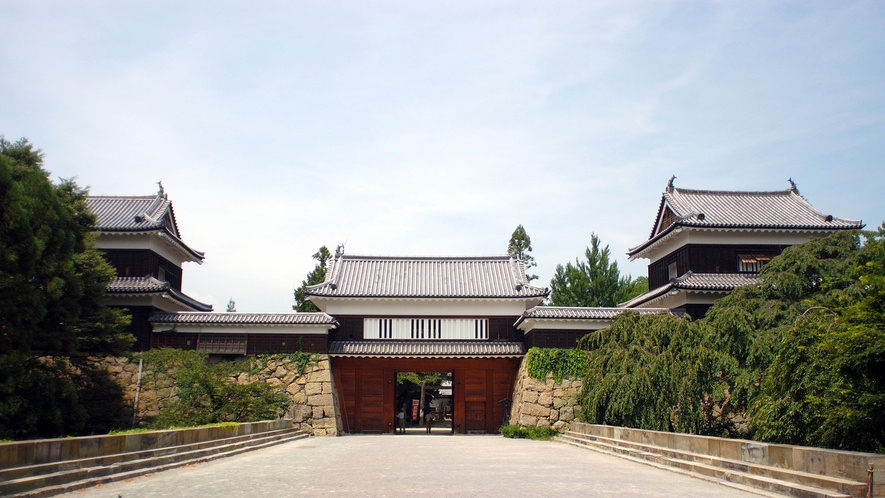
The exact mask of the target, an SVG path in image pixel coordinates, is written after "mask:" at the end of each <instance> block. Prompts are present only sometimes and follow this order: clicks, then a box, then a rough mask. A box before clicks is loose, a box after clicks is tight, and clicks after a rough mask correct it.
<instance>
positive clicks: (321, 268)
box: [292, 246, 332, 312]
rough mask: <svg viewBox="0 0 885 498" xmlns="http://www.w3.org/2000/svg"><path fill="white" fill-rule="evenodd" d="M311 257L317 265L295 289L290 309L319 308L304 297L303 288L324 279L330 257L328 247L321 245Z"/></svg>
mask: <svg viewBox="0 0 885 498" xmlns="http://www.w3.org/2000/svg"><path fill="white" fill-rule="evenodd" d="M311 257H312V258H313V259H315V260H317V265H316V266H315V267H314V269H313V270H311V271H310V273H308V274H307V278H305V279H304V280H302V281H301V287H298V288H297V289H295V304H294V305H293V306H292V309H294V310H295V311H303V312H313V311H319V310H320V309H319V308H317V307H316V305H315V304H313V303H312V302H310V301H309V300H308V299H307V298H306V296H305V295H304V290H305V289H306V288H307V287H308V286H310V285H316V284H321V283H323V281H324V280H325V279H326V264H328V262H329V260H330V259H332V254H331V253H330V252H329V248H327V247H326V246H322V247H320V249H319V250H318V251H317V252H316V253H315V254H314V255H313V256H311Z"/></svg>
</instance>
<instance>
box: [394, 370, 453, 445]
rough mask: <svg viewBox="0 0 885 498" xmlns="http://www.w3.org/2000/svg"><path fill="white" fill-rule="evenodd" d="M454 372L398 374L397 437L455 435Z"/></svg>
mask: <svg viewBox="0 0 885 498" xmlns="http://www.w3.org/2000/svg"><path fill="white" fill-rule="evenodd" d="M452 377H453V373H452V372H396V394H395V402H394V410H395V412H396V413H395V414H394V420H396V433H397V434H452V433H453V425H452V420H453V419H454V402H453V396H452V394H453V392H452Z"/></svg>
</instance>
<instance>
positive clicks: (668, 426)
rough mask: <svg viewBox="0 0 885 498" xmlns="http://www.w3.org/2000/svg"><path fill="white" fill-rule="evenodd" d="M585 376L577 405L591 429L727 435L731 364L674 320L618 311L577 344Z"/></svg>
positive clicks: (699, 334)
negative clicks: (614, 427) (595, 425)
mask: <svg viewBox="0 0 885 498" xmlns="http://www.w3.org/2000/svg"><path fill="white" fill-rule="evenodd" d="M582 347H584V348H586V349H587V350H588V363H589V371H588V374H587V378H586V379H585V382H584V387H583V390H582V392H581V394H580V395H579V398H578V401H579V403H580V404H581V407H582V412H581V413H582V417H583V418H584V419H585V420H586V421H588V422H591V423H599V424H609V425H620V426H626V427H636V428H642V429H650V430H662V431H677V432H687V433H691V434H708V435H717V436H720V435H724V434H730V433H732V431H733V425H732V423H731V419H730V417H729V416H730V415H731V413H732V412H731V404H730V391H729V382H728V381H729V379H730V375H729V374H732V373H733V372H734V371H735V369H736V368H737V362H736V361H734V359H733V358H732V357H731V356H729V355H727V354H723V353H721V352H719V351H716V350H715V349H714V348H711V347H709V346H708V345H707V344H706V342H705V338H704V336H703V334H702V332H701V329H700V328H699V327H696V326H695V324H693V323H692V322H690V321H689V320H688V319H684V318H680V317H677V316H675V315H669V314H667V315H639V314H637V313H634V312H629V311H628V312H625V313H623V314H621V315H619V316H618V317H617V318H615V320H613V321H612V325H611V327H610V328H608V329H603V330H599V331H596V332H593V333H591V334H589V335H587V336H585V337H584V339H582Z"/></svg>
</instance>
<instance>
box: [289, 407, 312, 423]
mask: <svg viewBox="0 0 885 498" xmlns="http://www.w3.org/2000/svg"><path fill="white" fill-rule="evenodd" d="M312 415H313V409H312V408H311V407H309V406H307V405H295V407H294V408H292V421H293V422H304V421H305V420H307V419H309V418H310V417H311V416H312Z"/></svg>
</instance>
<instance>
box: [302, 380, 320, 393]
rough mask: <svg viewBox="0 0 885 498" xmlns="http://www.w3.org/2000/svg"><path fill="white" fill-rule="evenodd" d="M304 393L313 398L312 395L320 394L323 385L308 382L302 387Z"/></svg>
mask: <svg viewBox="0 0 885 498" xmlns="http://www.w3.org/2000/svg"><path fill="white" fill-rule="evenodd" d="M304 392H305V393H307V395H308V396H313V395H314V394H322V393H323V384H322V383H321V382H308V383H307V384H306V385H305V386H304Z"/></svg>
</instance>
